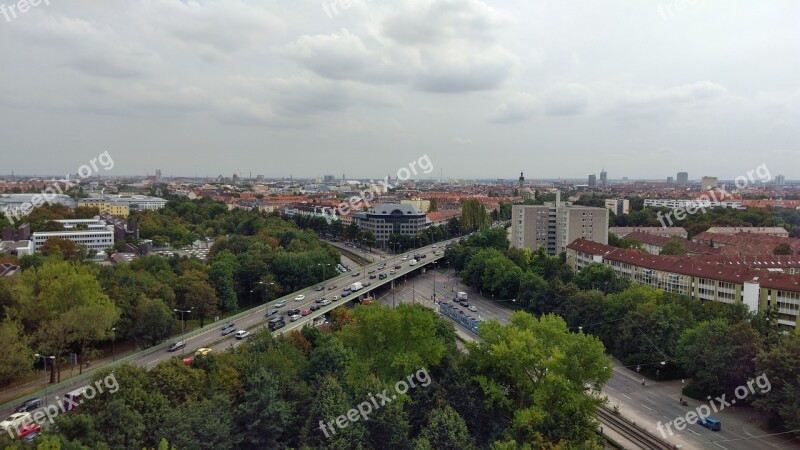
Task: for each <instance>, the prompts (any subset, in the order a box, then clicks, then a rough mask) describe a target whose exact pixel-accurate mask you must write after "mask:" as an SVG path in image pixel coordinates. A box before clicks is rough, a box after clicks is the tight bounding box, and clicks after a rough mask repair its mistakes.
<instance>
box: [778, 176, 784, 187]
mask: <svg viewBox="0 0 800 450" xmlns="http://www.w3.org/2000/svg"><path fill="white" fill-rule="evenodd" d="M785 181H786V178H785V177H784V176H783V175H776V176H775V187H783V183H784V182H785Z"/></svg>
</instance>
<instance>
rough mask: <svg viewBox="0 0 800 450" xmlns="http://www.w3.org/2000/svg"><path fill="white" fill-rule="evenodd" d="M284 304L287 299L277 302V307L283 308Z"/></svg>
mask: <svg viewBox="0 0 800 450" xmlns="http://www.w3.org/2000/svg"><path fill="white" fill-rule="evenodd" d="M284 306H286V300H281V301H279V302H278V303H275V307H276V308H283V307H284Z"/></svg>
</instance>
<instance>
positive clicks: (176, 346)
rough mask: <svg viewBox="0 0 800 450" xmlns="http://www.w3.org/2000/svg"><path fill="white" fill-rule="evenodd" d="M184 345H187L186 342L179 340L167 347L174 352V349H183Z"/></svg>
mask: <svg viewBox="0 0 800 450" xmlns="http://www.w3.org/2000/svg"><path fill="white" fill-rule="evenodd" d="M183 347H186V342H183V341H178V342H176V343H174V344H172V345H170V346H169V347H167V351H168V352H174V351H178V350H180V349H182V348H183Z"/></svg>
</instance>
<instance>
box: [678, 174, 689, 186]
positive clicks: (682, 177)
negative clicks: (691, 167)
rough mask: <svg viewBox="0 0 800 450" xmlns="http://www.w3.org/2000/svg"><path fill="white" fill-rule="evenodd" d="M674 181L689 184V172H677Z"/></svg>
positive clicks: (684, 184) (682, 184)
mask: <svg viewBox="0 0 800 450" xmlns="http://www.w3.org/2000/svg"><path fill="white" fill-rule="evenodd" d="M676 182H677V184H678V185H680V186H686V185H687V184H689V173H688V172H678V175H677V177H676Z"/></svg>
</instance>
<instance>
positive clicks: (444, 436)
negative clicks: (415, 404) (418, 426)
mask: <svg viewBox="0 0 800 450" xmlns="http://www.w3.org/2000/svg"><path fill="white" fill-rule="evenodd" d="M419 438H420V439H424V440H425V441H427V443H428V444H429V445H430V447H431V448H435V449H436V450H474V449H477V446H476V445H475V441H474V440H473V439H472V436H470V434H469V431H468V430H467V424H466V423H464V419H463V418H462V417H461V416H460V415H458V413H457V412H456V411H455V410H454V409H453V408H451V407H450V406H445V407H444V408H437V409H434V410H433V411H431V413H430V416H429V417H428V423H427V424H426V425H425V427H424V428H423V429H422V431H421V432H420V434H419Z"/></svg>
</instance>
